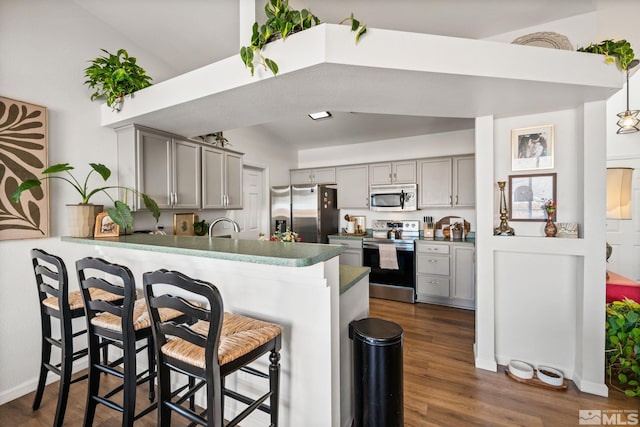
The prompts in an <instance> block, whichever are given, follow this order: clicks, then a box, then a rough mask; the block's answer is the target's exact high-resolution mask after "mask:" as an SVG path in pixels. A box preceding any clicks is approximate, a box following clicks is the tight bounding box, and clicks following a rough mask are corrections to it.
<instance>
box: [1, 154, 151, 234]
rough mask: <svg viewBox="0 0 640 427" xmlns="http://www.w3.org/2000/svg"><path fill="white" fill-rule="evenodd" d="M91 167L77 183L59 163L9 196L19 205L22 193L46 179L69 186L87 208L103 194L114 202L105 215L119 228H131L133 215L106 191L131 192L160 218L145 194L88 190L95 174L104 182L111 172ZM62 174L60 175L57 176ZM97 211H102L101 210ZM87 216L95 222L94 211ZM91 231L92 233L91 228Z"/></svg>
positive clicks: (108, 187) (68, 168)
mask: <svg viewBox="0 0 640 427" xmlns="http://www.w3.org/2000/svg"><path fill="white" fill-rule="evenodd" d="M89 166H91V170H90V171H89V173H88V174H87V176H86V177H85V179H84V181H82V182H81V181H79V180H78V179H77V178H76V177H75V176H73V174H72V173H71V172H70V171H71V170H73V169H74V167H73V166H71V165H69V164H68V163H60V164H57V165H53V166H50V167H48V168H46V169H45V170H43V171H42V175H43V177H42V178H40V179H37V178H35V179H28V180H26V181H23V182H22V183H21V184H20V186H19V187H18V189H17V190H16V191H15V193H13V195H12V196H11V197H12V199H13V201H14V202H16V203H19V201H20V196H21V195H22V193H23V192H25V191H29V190H31V189H33V188H36V187H40V186H41V185H42V181H43V180H46V179H60V180H63V181H65V182H67V183H69V184H71V186H72V187H73V188H74V189H75V190H76V191H77V192H78V193H79V194H80V198H81V199H80V203H79V204H80V205H81V206H87V205H89V201H90V199H91V197H93V196H94V195H95V194H97V193H104V194H106V195H107V197H109V199H111V200H112V201H113V202H114V207H112V208H108V209H107V214H108V215H109V217H110V218H111V219H112V220H113V222H114V223H116V224H118V225H119V226H120V227H121V228H123V229H127V228H133V214H132V213H131V208H130V207H129V205H128V204H127V203H125V202H123V201H121V200H114V199H113V197H111V195H110V194H109V192H108V190H111V189H123V190H125V192H129V191H130V192H132V193H133V194H134V195H139V196H140V197H141V198H142V201H143V203H144V206H145V207H146V208H147V209H149V211H151V214H152V215H153V217H154V218H155V219H156V221H157V220H158V218H159V217H160V208H159V207H158V204H157V203H156V202H155V200H153V199H152V198H151V197H149V196H147V195H146V194H143V193H140V192H138V191H136V190H134V189H132V188H128V187H122V186H118V185H106V186H99V187H96V188H93V189H90V188H89V178H90V177H91V175H92V174H93V173H94V172H95V173H97V174H98V175H100V177H102V179H103V180H104V181H105V182H106V181H107V180H108V179H109V177H110V176H111V170H110V169H109V168H108V167H106V166H105V165H103V164H100V163H89ZM59 174H62V175H59ZM99 210H102V209H101V208H100V209H99ZM88 215H92V217H93V220H94V221H95V211H94V210H91V211H90V213H88ZM90 228H91V231H93V228H92V227H90Z"/></svg>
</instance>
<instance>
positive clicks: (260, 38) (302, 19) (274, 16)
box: [240, 0, 367, 76]
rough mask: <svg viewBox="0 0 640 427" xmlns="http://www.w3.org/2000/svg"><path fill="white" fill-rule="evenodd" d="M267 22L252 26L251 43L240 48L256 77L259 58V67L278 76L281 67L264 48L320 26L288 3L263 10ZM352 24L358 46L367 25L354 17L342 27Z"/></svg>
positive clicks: (278, 1)
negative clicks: (255, 63)
mask: <svg viewBox="0 0 640 427" xmlns="http://www.w3.org/2000/svg"><path fill="white" fill-rule="evenodd" d="M264 11H265V13H266V15H267V21H266V22H265V23H264V24H263V25H258V23H257V22H256V23H254V24H253V33H252V36H251V44H250V45H249V46H243V47H242V48H240V58H241V59H242V62H243V63H244V65H245V66H246V67H247V68H249V69H250V70H251V75H252V76H253V74H254V71H255V68H254V59H255V58H256V55H257V57H258V64H259V65H262V66H263V67H264V69H265V70H267V69H269V70H271V72H272V73H273V75H274V76H275V75H277V74H278V64H276V62H275V61H274V60H272V59H270V58H267V57H265V56H263V55H262V53H261V51H262V49H263V48H264V46H265V45H266V44H267V43H269V42H271V41H273V40H277V39H280V38H281V39H282V40H286V38H287V37H288V36H290V35H291V34H294V33H297V32H299V31H303V30H306V29H308V28H311V27H313V26H315V25H318V24H320V18H318V17H317V16H315V15H314V14H313V13H311V12H310V11H309V10H308V9H302V10H295V9H292V8H291V7H289V1H288V0H269V1H267V4H266V5H265V7H264ZM345 22H350V23H351V31H355V32H356V43H358V42H359V41H360V37H362V35H363V34H364V33H366V32H367V26H366V25H362V24H361V23H360V21H358V20H357V19H355V18H354V17H353V13H352V14H351V16H350V17H349V18H345V19H343V20H342V21H341V22H340V24H344V23H345Z"/></svg>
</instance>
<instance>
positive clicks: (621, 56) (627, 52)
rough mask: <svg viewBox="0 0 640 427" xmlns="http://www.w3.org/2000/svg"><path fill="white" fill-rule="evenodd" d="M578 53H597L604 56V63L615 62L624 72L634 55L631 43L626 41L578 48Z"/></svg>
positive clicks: (604, 42) (602, 42) (593, 44)
mask: <svg viewBox="0 0 640 427" xmlns="http://www.w3.org/2000/svg"><path fill="white" fill-rule="evenodd" d="M578 52H589V53H598V54H601V55H605V61H606V62H609V63H613V62H617V63H618V65H619V66H620V68H622V69H623V70H626V69H627V67H628V66H629V63H630V62H631V61H633V58H634V53H633V49H632V48H631V43H629V42H628V41H626V40H624V39H623V40H604V41H601V42H600V43H592V44H590V45H589V46H587V47H581V48H578Z"/></svg>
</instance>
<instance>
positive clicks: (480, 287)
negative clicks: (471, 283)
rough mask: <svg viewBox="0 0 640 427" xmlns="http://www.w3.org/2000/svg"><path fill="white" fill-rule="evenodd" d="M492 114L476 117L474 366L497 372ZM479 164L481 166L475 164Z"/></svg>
mask: <svg viewBox="0 0 640 427" xmlns="http://www.w3.org/2000/svg"><path fill="white" fill-rule="evenodd" d="M493 144H494V137H493V116H483V117H476V126H475V158H476V221H477V227H476V342H475V346H474V347H475V365H476V367H478V368H481V369H486V370H490V371H494V372H495V371H497V369H498V365H497V363H496V358H495V310H494V304H495V292H494V285H493V284H494V250H493V243H492V238H493V227H494V224H493V218H494V215H493V212H494V209H495V207H494V206H493V201H494V199H495V197H494V194H493V192H494V188H495V185H494V146H493ZM477 165H481V166H482V167H478V166H477Z"/></svg>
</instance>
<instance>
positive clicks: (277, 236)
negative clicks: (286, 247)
mask: <svg viewBox="0 0 640 427" xmlns="http://www.w3.org/2000/svg"><path fill="white" fill-rule="evenodd" d="M269 240H271V241H272V242H300V241H302V240H301V238H300V237H298V233H296V232H295V231H292V230H291V229H290V228H289V227H287V229H286V231H285V232H282V231H280V229H279V228H278V230H277V231H276V232H275V233H273V234H272V235H271V237H269Z"/></svg>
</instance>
